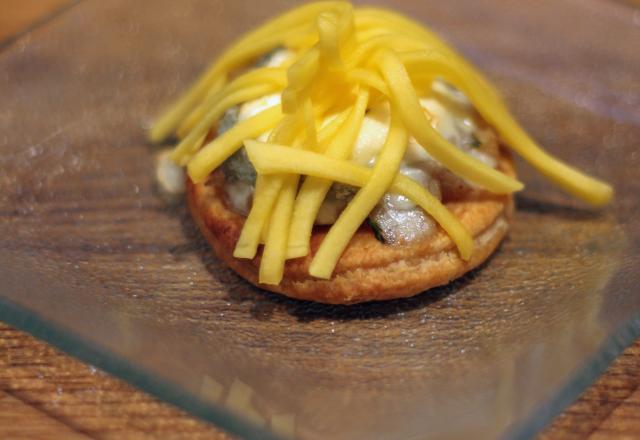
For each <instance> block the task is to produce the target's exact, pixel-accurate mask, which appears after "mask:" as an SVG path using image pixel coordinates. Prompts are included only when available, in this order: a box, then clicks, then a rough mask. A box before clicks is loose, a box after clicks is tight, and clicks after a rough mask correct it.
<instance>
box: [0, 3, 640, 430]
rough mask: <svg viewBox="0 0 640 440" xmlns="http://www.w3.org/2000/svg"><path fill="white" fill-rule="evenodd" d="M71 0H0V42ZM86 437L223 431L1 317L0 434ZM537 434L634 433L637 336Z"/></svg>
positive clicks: (639, 363)
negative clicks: (56, 347) (107, 373)
mask: <svg viewBox="0 0 640 440" xmlns="http://www.w3.org/2000/svg"><path fill="white" fill-rule="evenodd" d="M603 1H604V0H603ZM70 3H71V1H70V0H1V2H0V50H1V48H3V47H6V46H7V45H10V44H11V40H12V38H13V37H14V36H15V35H17V34H19V33H21V32H24V31H27V30H28V29H29V28H31V27H33V26H37V25H38V23H41V22H42V21H43V20H47V19H49V18H51V17H52V16H54V15H55V14H59V13H64V8H65V7H67V6H68V5H69V4H70ZM638 13H639V14H640V12H638ZM93 437H96V438H147V437H152V438H189V439H192V438H195V439H199V438H208V439H223V438H229V437H228V436H226V435H224V434H223V433H221V432H220V431H217V430H216V429H215V428H213V427H211V426H209V425H207V424H205V423H203V422H201V421H198V420H196V419H194V418H192V417H190V416H188V415H186V414H184V413H183V412H181V411H180V410H177V409H175V408H173V407H171V406H169V405H167V404H164V403H162V402H159V401H158V400H156V399H154V398H152V397H150V396H148V395H146V394H144V393H142V392H140V391H137V390H136V389H134V388H132V387H130V386H129V385H127V384H125V383H123V382H122V381H120V380H118V379H115V378H113V377H110V376H108V375H106V374H104V373H102V372H100V371H99V370H96V369H95V368H93V367H91V366H88V365H85V364H83V363H81V362H79V361H77V360H75V359H73V358H70V357H69V356H66V355H65V354H63V353H61V352H59V351H58V350H56V349H54V348H52V347H50V346H49V345H47V344H44V343H42V342H39V341H38V340H36V339H34V338H33V337H31V336H29V335H28V334H26V333H24V332H21V331H18V330H16V329H13V328H11V327H9V326H7V325H3V324H0V438H12V439H17V438H29V439H45V438H47V439H48V438H68V439H74V438H93ZM541 438H544V439H565V438H569V439H573V438H576V439H578V438H580V439H582V438H589V439H613V438H640V341H639V342H636V343H635V344H634V345H633V346H631V347H630V348H628V349H627V350H626V351H625V352H624V353H623V355H622V356H620V357H619V358H618V359H617V360H616V361H615V362H614V363H613V364H612V365H611V366H610V368H609V369H608V370H607V372H606V373H605V374H604V375H603V376H602V377H601V378H600V379H599V380H598V381H597V382H596V383H595V384H594V385H592V386H591V387H590V388H589V389H588V390H587V391H586V392H585V393H584V394H583V395H582V396H581V397H580V398H579V400H577V401H576V402H575V403H574V404H573V405H572V406H571V407H569V408H568V409H567V410H566V411H565V412H564V413H562V414H561V415H560V416H559V417H558V418H557V419H556V420H555V421H554V422H553V424H552V425H551V426H549V427H548V428H547V429H546V431H545V432H544V433H542V434H541Z"/></svg>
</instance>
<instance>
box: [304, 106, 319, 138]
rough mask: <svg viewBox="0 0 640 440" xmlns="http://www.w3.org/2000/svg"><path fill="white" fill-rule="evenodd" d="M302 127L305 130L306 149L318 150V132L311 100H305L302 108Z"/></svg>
mask: <svg viewBox="0 0 640 440" xmlns="http://www.w3.org/2000/svg"><path fill="white" fill-rule="evenodd" d="M303 116H304V126H305V130H306V135H307V137H306V140H307V148H311V149H313V150H317V149H318V132H317V130H316V118H315V115H314V114H313V104H312V102H311V99H307V100H306V101H305V103H304V108H303Z"/></svg>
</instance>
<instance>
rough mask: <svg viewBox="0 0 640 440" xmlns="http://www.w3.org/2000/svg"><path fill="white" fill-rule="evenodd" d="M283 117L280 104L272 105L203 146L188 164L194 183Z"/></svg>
mask: <svg viewBox="0 0 640 440" xmlns="http://www.w3.org/2000/svg"><path fill="white" fill-rule="evenodd" d="M281 118H282V110H281V109H280V106H279V105H276V106H273V107H270V108H268V109H266V110H264V111H262V112H260V113H258V114H257V115H255V116H252V117H251V118H248V119H245V120H244V121H240V122H238V123H237V124H236V125H234V126H233V127H232V128H230V129H229V130H228V131H226V132H224V134H222V136H218V137H217V138H215V139H214V140H213V141H211V142H209V143H208V144H207V145H205V146H204V147H202V149H201V150H200V151H198V153H197V154H196V155H195V156H194V157H193V159H191V160H190V161H189V163H188V164H187V172H188V174H189V177H190V178H191V180H193V182H194V183H199V182H202V181H203V180H205V179H206V178H207V176H208V175H209V173H211V172H212V171H213V170H215V169H216V168H218V166H220V164H221V163H222V162H224V161H225V160H226V159H227V158H228V157H229V156H231V155H232V154H233V153H235V152H236V150H237V149H238V148H240V147H241V146H242V142H243V141H244V140H245V139H252V138H255V137H258V136H259V135H261V134H262V133H264V132H265V131H268V130H270V129H272V128H273V127H274V126H275V125H276V124H277V123H278V121H279V120H280V119H281Z"/></svg>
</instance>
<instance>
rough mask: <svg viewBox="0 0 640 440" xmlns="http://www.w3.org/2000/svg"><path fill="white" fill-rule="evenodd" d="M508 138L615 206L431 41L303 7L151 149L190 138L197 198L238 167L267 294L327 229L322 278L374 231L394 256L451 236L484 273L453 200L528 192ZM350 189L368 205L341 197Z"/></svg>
mask: <svg viewBox="0 0 640 440" xmlns="http://www.w3.org/2000/svg"><path fill="white" fill-rule="evenodd" d="M264 54H270V55H268V56H267V57H264ZM260 57H263V58H262V59H260ZM259 59H260V60H259ZM257 60H259V61H257ZM256 62H257V64H258V65H257V66H256ZM251 66H254V67H253V68H252V67H251ZM233 108H237V117H236V116H234V115H233V112H234V111H235V110H230V109H233ZM230 111H231V113H230ZM221 119H222V120H221ZM234 119H235V123H232V122H233V120H234ZM216 125H217V126H218V135H217V136H216V137H215V138H213V139H209V137H208V136H209V133H210V132H211V130H212V129H214V130H215V127H216ZM488 127H490V129H489V128H488ZM493 132H495V133H497V135H498V136H499V138H500V140H501V141H502V142H504V143H505V144H506V145H507V146H509V147H510V148H511V149H513V150H514V151H515V152H517V153H519V154H520V155H521V156H522V157H523V158H524V159H525V160H527V161H528V162H529V163H530V164H532V165H533V166H534V167H535V168H537V169H538V170H539V171H540V172H541V173H542V174H543V175H545V176H546V177H548V178H549V179H550V180H551V181H553V182H555V183H556V184H558V185H559V186H560V187H562V188H563V189H565V190H566V191H568V192H569V193H571V194H574V195H576V196H577V197H580V198H582V199H584V200H586V201H587V202H589V203H592V204H594V205H599V204H604V203H606V202H607V201H608V200H609V199H610V198H611V197H612V194H613V190H612V188H611V186H609V185H607V184H606V183H604V182H601V181H599V180H597V179H594V178H592V177H589V176H587V175H585V174H583V173H581V172H580V171H578V170H577V169H575V168H573V167H571V166H569V165H567V164H564V163H562V162H561V161H559V160H558V159H556V158H554V157H552V156H551V155H549V154H548V153H546V152H545V151H544V150H543V149H542V148H540V147H539V146H538V145H537V144H536V143H535V141H533V139H531V138H530V137H529V135H527V133H526V132H525V131H524V130H523V129H522V127H520V125H519V124H518V123H517V122H516V121H515V119H514V118H513V117H512V116H511V114H510V113H509V111H508V110H507V107H506V105H505V103H504V102H503V100H502V98H501V97H500V95H499V94H498V92H497V91H496V90H495V89H494V88H493V87H492V86H491V85H490V83H489V82H488V81H487V80H486V79H485V78H484V77H483V76H482V74H480V72H478V71H477V70H475V69H474V68H473V67H472V66H471V65H470V64H469V63H468V62H466V61H465V60H464V59H463V58H462V57H461V56H460V55H458V54H457V53H456V52H455V51H454V50H453V49H452V48H451V47H449V46H448V45H447V44H446V43H444V42H443V41H442V40H440V39H439V38H438V37H437V36H435V35H434V34H433V33H432V32H430V31H429V30H428V29H426V28H424V27H423V26H422V25H420V24H418V23H416V22H414V21H412V20H410V19H408V18H406V17H404V16H401V15H399V14H396V13H394V12H391V11H387V10H382V9H378V8H369V7H363V8H354V7H353V6H352V5H351V4H349V3H345V2H341V1H327V2H318V3H310V4H306V5H303V6H300V7H298V8H295V9H293V10H291V11H289V12H286V13H284V14H282V15H281V16H279V17H276V18H275V19H273V20H271V21H269V22H267V23H266V24H264V25H263V26H261V27H259V28H257V29H256V30H254V31H252V32H250V33H248V34H246V35H245V36H243V37H242V38H241V39H239V40H238V41H237V42H236V43H235V44H233V45H232V46H231V47H230V48H229V49H228V50H227V51H225V52H224V53H223V54H222V55H221V56H220V57H219V58H218V60H217V61H216V62H215V63H214V64H213V65H212V66H211V68H210V69H209V70H208V71H207V72H206V73H205V74H204V75H203V76H202V77H201V78H200V79H199V80H198V82H197V83H196V84H195V85H194V86H193V87H192V88H191V89H190V90H189V91H187V93H186V94H185V95H184V96H183V97H182V98H181V99H180V100H179V101H178V102H177V103H176V104H175V105H174V106H173V107H172V108H170V109H169V110H168V111H167V112H166V113H165V114H164V115H163V116H162V117H161V118H160V119H159V120H158V121H157V123H156V124H155V126H154V127H153V129H152V130H151V133H150V135H151V138H152V140H156V141H157V140H162V139H164V138H166V137H168V136H169V135H170V134H172V133H176V134H177V135H178V137H179V138H180V141H179V143H178V145H177V146H176V148H175V149H174V151H173V153H172V156H171V157H172V159H173V160H174V161H175V162H177V163H178V164H181V165H184V166H186V167H187V172H188V174H189V177H190V179H191V180H192V181H193V182H194V183H196V184H197V183H199V182H203V181H205V179H207V177H208V176H209V175H210V173H211V172H212V171H214V170H215V169H216V168H218V167H219V166H221V165H222V164H223V163H224V166H223V169H224V171H225V174H226V175H227V177H228V181H229V183H228V186H227V192H228V195H229V196H230V199H232V201H231V203H232V205H233V206H235V207H236V209H237V210H239V211H240V212H247V210H248V213H247V218H246V220H245V223H244V226H243V229H242V232H241V234H240V237H239V239H238V242H237V244H236V248H235V250H234V256H235V257H236V258H253V257H255V256H256V254H257V252H258V248H259V246H260V245H261V244H264V247H263V248H262V259H261V265H260V273H259V281H260V282H261V283H267V284H278V283H279V282H280V281H281V279H282V277H283V273H284V265H285V261H286V260H287V259H291V258H298V257H304V256H306V255H308V254H309V253H310V245H309V243H310V237H311V234H312V229H313V225H314V223H317V222H321V223H332V225H331V227H330V228H329V230H328V233H327V235H326V236H325V237H324V239H323V241H322V243H321V244H320V246H319V248H318V249H317V251H315V253H314V255H313V256H312V257H313V258H312V260H311V263H310V266H309V267H310V269H309V272H310V274H311V275H312V276H315V277H318V278H330V277H331V275H332V273H333V271H334V268H335V266H336V263H337V262H338V260H339V258H340V256H341V255H342V253H343V251H344V249H345V248H346V247H347V245H348V244H349V241H350V240H351V238H352V236H353V235H354V234H355V233H356V231H357V230H358V229H359V228H360V227H361V225H362V224H363V223H369V226H370V227H371V228H372V230H373V231H374V233H375V234H376V236H377V237H378V238H379V239H381V240H383V241H384V242H385V243H390V244H393V243H406V242H410V241H412V240H415V239H417V238H418V237H421V236H424V235H425V234H429V233H431V232H433V231H435V230H436V227H435V225H436V224H437V225H438V226H439V227H441V228H442V229H443V230H444V231H445V232H446V233H447V234H448V235H449V237H450V238H451V240H452V242H453V244H454V245H455V246H456V247H457V249H458V252H459V255H460V257H461V258H462V259H465V260H467V259H469V258H470V256H471V253H472V252H473V247H474V242H473V238H472V237H471V235H470V234H469V232H468V231H467V230H466V229H465V228H464V227H463V226H462V224H461V223H460V222H459V221H458V219H457V218H456V217H455V216H454V215H453V214H452V213H451V212H450V211H449V210H448V209H447V207H446V205H445V204H444V203H443V201H442V200H444V202H445V203H446V201H447V200H450V199H452V198H456V197H461V196H463V195H464V194H467V193H468V192H469V191H471V190H476V189H481V190H484V191H488V192H492V193H496V194H510V193H513V192H515V191H519V190H520V189H522V188H523V185H522V183H520V182H518V181H517V180H515V179H514V178H512V177H510V176H509V175H506V174H504V173H503V172H502V171H501V170H500V169H499V168H498V167H497V163H498V161H497V158H498V153H497V140H496V139H495V136H494V135H493ZM243 146H244V147H245V148H246V156H245V152H244V150H243V148H242V147H243ZM247 158H248V160H249V162H250V163H251V165H252V166H253V169H255V172H256V173H257V174H256V176H255V182H254V181H253V172H252V171H251V168H250V167H249V166H247ZM336 184H341V185H347V187H353V188H357V191H355V193H354V194H353V196H351V194H349V197H348V198H345V197H340V196H339V189H340V187H339V186H336ZM249 188H250V189H249ZM231 193H233V196H232V194H231ZM249 200H251V202H250V203H249ZM338 201H339V202H338Z"/></svg>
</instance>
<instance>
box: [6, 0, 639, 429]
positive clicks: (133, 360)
mask: <svg viewBox="0 0 640 440" xmlns="http://www.w3.org/2000/svg"><path fill="white" fill-rule="evenodd" d="M292 3H293V2H286V1H277V0H272V1H264V2H252V1H249V0H237V1H234V2H227V1H225V2H222V1H210V0H206V1H205V0H199V1H197V0H189V1H180V2H175V1H173V0H153V1H151V0H147V1H135V2H130V1H125V0H113V1H109V2H101V1H97V0H94V1H84V2H80V3H79V4H78V5H76V6H75V7H73V8H71V9H70V10H69V11H67V12H66V13H64V14H63V15H61V16H59V17H57V18H55V19H54V20H52V21H50V22H49V23H47V24H45V25H43V26H40V27H39V28H38V29H36V30H35V31H33V32H31V33H29V34H27V35H24V36H22V37H21V38H19V39H18V40H16V41H14V42H13V43H12V44H11V45H10V46H8V47H6V48H4V50H3V51H2V52H1V53H0V96H1V97H2V99H1V101H0V153H1V154H0V234H1V235H0V237H1V240H0V282H1V287H0V319H3V320H5V321H7V322H9V323H11V324H13V325H16V326H18V327H20V328H22V329H25V330H27V331H29V332H31V333H33V334H35V335H36V336H39V337H40V338H42V339H45V340H47V341H49V342H51V343H53V344H54V345H56V346H58V347H60V348H62V349H63V350H65V351H67V352H69V353H71V354H73V355H75V356H77V357H79V358H81V359H83V360H85V361H87V362H90V363H92V364H94V365H97V366H99V367H101V368H103V369H105V370H106V371H108V372H110V373H112V374H114V375H116V376H119V377H122V378H124V379H125V380H127V381H129V382H131V383H133V384H135V385H137V386H138V387H140V388H142V389H144V390H146V391H148V392H149V393H151V394H154V395H156V396H159V397H160V398H162V399H165V400H167V401H169V402H171V403H173V404H176V405H178V406H180V407H182V408H184V409H186V410H187V411H190V412H191V413H193V414H195V415H196V416H198V417H201V418H203V419H206V420H209V421H211V422H214V423H216V424H218V425H219V426H221V427H223V428H225V429H228V430H229V431H232V432H234V433H237V434H240V435H243V436H246V437H250V438H270V437H271V436H277V435H283V436H296V437H300V438H305V439H316V438H345V439H359V438H362V439H365V438H367V439H368V438H402V439H407V438H447V439H449V438H451V439H454V438H495V437H506V438H528V437H531V436H532V435H534V433H535V432H537V431H538V430H539V429H540V428H541V427H542V426H544V424H546V423H547V422H548V421H549V420H550V419H551V418H552V417H553V416H554V415H555V414H557V413H558V412H559V411H560V410H561V409H562V408H563V407H565V406H566V405H567V404H568V403H569V402H571V401H572V400H573V399H574V398H575V397H576V396H577V395H578V394H579V393H580V391H582V390H583V389H584V388H585V387H586V386H587V385H588V384H589V383H590V382H591V381H592V380H593V379H594V378H595V377H596V376H597V375H598V374H599V373H600V372H601V371H602V370H603V369H604V368H605V367H606V365H607V364H608V363H609V362H610V361H611V360H612V359H613V357H614V356H616V355H617V354H618V353H619V352H620V350H621V349H622V348H623V347H624V346H626V345H627V344H628V343H630V341H632V340H633V338H635V337H636V336H637V335H638V333H639V329H640V325H639V316H640V315H639V313H640V291H639V290H638V284H640V272H639V270H640V265H639V263H638V253H639V251H640V224H639V214H640V212H639V210H638V199H639V194H640V184H639V179H638V170H639V169H640V151H638V150H639V144H638V141H639V140H640V81H639V79H638V78H639V75H640V50H638V48H639V47H638V46H639V42H640V12H639V11H638V10H634V9H633V8H632V7H630V6H628V5H624V4H621V3H615V2H611V1H605V0H580V1H578V0H560V1H558V0H540V1H536V2H515V1H510V2H501V1H497V0H496V1H490V0H450V1H447V2H422V1H409V0H406V1H402V2H393V6H394V7H395V8H396V9H398V10H399V11H402V12H404V13H406V14H409V15H410V16H412V17H414V18H416V19H418V20H420V21H422V22H424V23H427V24H428V25H431V26H432V27H433V28H435V29H436V30H437V31H438V32H439V33H441V34H442V35H443V36H444V37H445V38H446V39H448V40H450V41H451V42H452V43H453V44H454V45H455V46H456V47H457V48H459V50H460V51H461V52H462V53H464V54H465V55H466V56H468V57H469V58H470V59H471V60H472V61H473V62H475V63H476V64H477V65H478V66H479V67H480V68H481V69H483V70H484V71H486V72H487V74H488V75H489V76H490V77H492V79H493V80H494V81H495V83H496V84H497V85H498V87H499V88H500V89H501V90H502V92H503V93H504V95H505V97H506V99H507V101H508V102H509V104H510V105H511V107H512V109H513V111H514V112H515V114H516V115H517V116H518V117H519V119H520V120H521V121H522V122H523V124H524V125H525V126H526V127H527V129H528V130H529V131H530V133H532V135H533V136H534V137H535V138H537V139H538V140H539V141H540V142H541V143H542V144H543V145H545V146H546V147H547V148H548V149H549V150H550V151H552V152H554V153H555V154H557V155H558V156H560V157H562V158H564V159H566V160H568V161H569V162H571V163H573V164H575V165H576V166H578V167H580V168H582V169H585V170H588V171H589V172H591V173H594V174H596V175H598V176H601V177H603V178H605V179H607V180H609V181H610V182H612V183H613V184H614V185H615V187H616V190H617V195H616V199H615V200H614V202H613V204H612V205H611V206H609V207H606V208H605V209H602V210H597V211H596V210H591V209H589V208H586V207H584V206H583V205H581V204H579V203H577V202H576V201H575V200H573V199H571V198H569V197H566V196H564V195H563V194H561V193H560V192H559V191H557V190H556V189H555V188H554V187H552V186H551V185H550V184H548V183H547V182H545V181H544V180H543V179H542V178H541V177H540V176H538V175H537V174H535V173H533V172H532V171H531V170H530V168H529V167H528V166H526V165H524V164H522V163H520V164H519V165H520V166H519V171H520V176H521V178H522V179H523V180H524V181H525V182H526V184H527V189H526V190H525V192H523V193H522V194H521V195H519V196H518V198H517V204H518V211H517V214H516V215H515V219H514V221H513V226H512V229H511V232H510V235H509V238H508V239H507V240H506V241H505V242H504V243H503V244H502V246H501V248H500V249H499V250H498V252H497V253H496V254H495V256H494V257H492V258H491V259H490V261H489V262H488V263H486V264H485V265H484V266H483V267H482V268H480V269H478V270H476V271H474V272H472V273H471V274H469V275H468V276H465V277H463V278H462V279H460V280H458V281H456V282H453V283H451V284H450V285H448V286H446V287H443V288H438V289H434V290H432V291H429V292H427V293H424V294H421V295H418V296H416V297H414V298H410V299H406V300H400V301H390V302H386V303H371V304H363V305H357V306H352V307H337V306H324V305H318V304H310V303H305V302H299V301H293V300H289V299H286V298H283V297H281V296H277V295H272V294H267V293H265V292H262V291H259V290H257V289H255V288H253V287H251V286H250V285H248V284H247V283H246V282H244V281H243V280H241V279H240V278H239V277H238V276H236V275H235V274H234V273H232V272H231V271H230V270H228V269H226V268H225V267H224V266H223V265H221V264H220V263H219V262H218V261H217V260H216V258H215V257H214V256H213V255H212V253H211V251H210V250H209V248H208V246H207V245H206V243H205V242H204V240H203V239H202V238H201V237H200V235H199V233H198V232H197V230H196V228H195V227H194V224H193V222H192V221H191V220H190V219H189V216H188V215H187V213H186V210H185V208H184V205H183V204H182V203H178V204H176V205H172V206H171V205H168V204H167V203H166V202H165V201H163V200H162V199H161V198H160V197H159V196H158V195H157V192H156V190H155V188H154V178H153V176H154V159H153V158H154V154H155V149H154V147H152V146H149V145H148V144H147V142H146V141H145V128H147V127H148V126H149V123H150V120H151V118H152V117H153V116H154V115H156V114H157V113H158V112H159V110H160V109H161V108H162V107H163V106H165V105H166V104H168V103H169V102H170V101H171V100H172V99H174V98H175V97H176V96H177V94H178V93H179V92H180V90H182V89H183V88H184V87H185V86H186V85H187V84H188V83H189V82H190V81H191V80H192V79H193V78H194V77H195V75H196V74H197V73H198V72H200V71H201V70H202V69H203V68H204V67H205V65H206V64H207V63H208V62H209V60H211V59H212V57H213V56H214V55H216V54H218V53H219V52H220V50H221V48H223V47H224V46H225V45H227V44H228V43H229V42H230V41H232V39H234V38H235V37H237V36H239V35H240V34H241V33H242V32H244V31H246V30H248V29H250V28H251V27H252V26H254V25H256V24H257V23H259V22H261V21H263V20H264V19H265V18H267V17H269V16H271V15H273V14H275V13H277V12H279V11H281V10H283V9H284V8H286V7H289V6H292ZM389 4H391V2H389ZM273 432H276V433H279V434H273Z"/></svg>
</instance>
